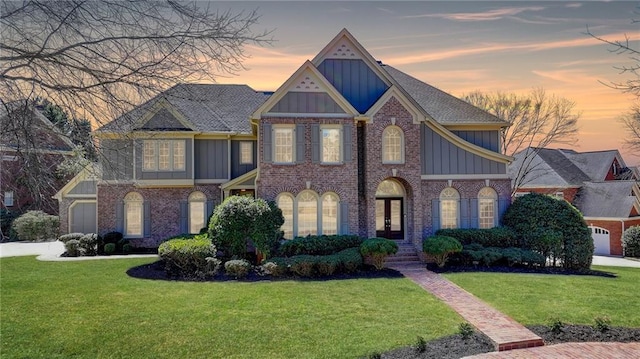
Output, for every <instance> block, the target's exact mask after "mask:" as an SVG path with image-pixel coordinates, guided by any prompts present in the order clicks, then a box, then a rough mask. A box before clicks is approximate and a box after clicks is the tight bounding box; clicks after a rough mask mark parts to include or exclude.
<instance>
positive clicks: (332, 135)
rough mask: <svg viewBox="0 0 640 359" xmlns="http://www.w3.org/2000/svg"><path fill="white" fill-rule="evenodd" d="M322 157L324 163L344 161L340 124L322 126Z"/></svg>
mask: <svg viewBox="0 0 640 359" xmlns="http://www.w3.org/2000/svg"><path fill="white" fill-rule="evenodd" d="M320 133H321V158H322V163H340V162H342V131H341V128H340V127H339V126H322V127H321V129H320Z"/></svg>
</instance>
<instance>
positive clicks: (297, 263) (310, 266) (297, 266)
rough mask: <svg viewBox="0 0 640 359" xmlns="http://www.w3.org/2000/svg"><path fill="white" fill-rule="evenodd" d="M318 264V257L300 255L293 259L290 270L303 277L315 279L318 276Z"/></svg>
mask: <svg viewBox="0 0 640 359" xmlns="http://www.w3.org/2000/svg"><path fill="white" fill-rule="evenodd" d="M316 262H317V257H316V256H311V255H306V254H303V255H299V256H295V257H291V259H290V262H289V263H290V264H289V268H290V269H291V272H293V273H294V274H296V275H299V276H301V277H313V276H314V275H315V274H316V271H315V268H314V267H315V266H316Z"/></svg>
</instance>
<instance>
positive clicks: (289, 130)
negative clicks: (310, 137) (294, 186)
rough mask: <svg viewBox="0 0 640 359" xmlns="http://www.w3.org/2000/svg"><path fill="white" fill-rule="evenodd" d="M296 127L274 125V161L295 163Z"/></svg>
mask: <svg viewBox="0 0 640 359" xmlns="http://www.w3.org/2000/svg"><path fill="white" fill-rule="evenodd" d="M294 138H295V134H294V127H293V126H277V127H276V126H274V128H273V152H274V155H273V161H274V162H276V163H293V159H294V151H293V149H294V147H295V143H294Z"/></svg>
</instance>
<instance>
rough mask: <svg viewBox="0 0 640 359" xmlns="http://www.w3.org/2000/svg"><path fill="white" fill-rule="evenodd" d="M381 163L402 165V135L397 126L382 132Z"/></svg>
mask: <svg viewBox="0 0 640 359" xmlns="http://www.w3.org/2000/svg"><path fill="white" fill-rule="evenodd" d="M382 163H404V133H403V132H402V129H401V128H400V127H398V126H389V127H387V128H385V129H384V131H383V132H382Z"/></svg>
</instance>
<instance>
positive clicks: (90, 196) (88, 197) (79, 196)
mask: <svg viewBox="0 0 640 359" xmlns="http://www.w3.org/2000/svg"><path fill="white" fill-rule="evenodd" d="M64 197H65V198H77V199H86V200H87V201H91V200H92V199H95V198H97V197H98V194H68V195H66V196H64Z"/></svg>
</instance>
